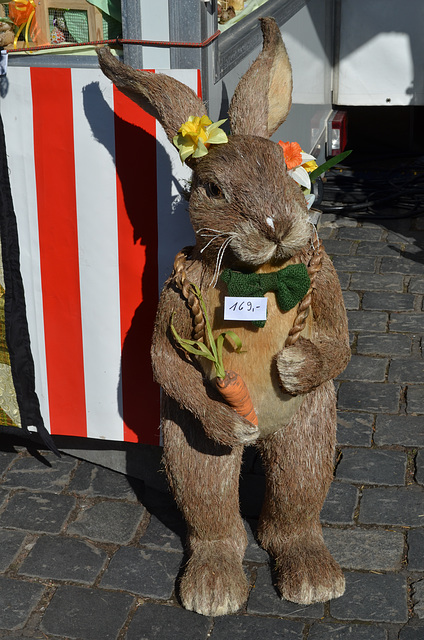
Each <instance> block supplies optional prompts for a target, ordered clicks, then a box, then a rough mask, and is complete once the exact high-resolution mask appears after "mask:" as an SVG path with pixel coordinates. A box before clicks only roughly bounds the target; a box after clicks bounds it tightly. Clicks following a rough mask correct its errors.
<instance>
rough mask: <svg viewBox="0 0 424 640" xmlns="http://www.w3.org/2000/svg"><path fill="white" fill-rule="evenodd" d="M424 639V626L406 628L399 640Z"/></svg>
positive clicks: (401, 632) (402, 630)
mask: <svg viewBox="0 0 424 640" xmlns="http://www.w3.org/2000/svg"><path fill="white" fill-rule="evenodd" d="M423 638H424V625H421V626H419V627H418V626H414V627H404V628H403V629H401V631H400V634H399V640H422V639H423Z"/></svg>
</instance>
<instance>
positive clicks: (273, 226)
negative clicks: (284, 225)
mask: <svg viewBox="0 0 424 640" xmlns="http://www.w3.org/2000/svg"><path fill="white" fill-rule="evenodd" d="M265 222H266V223H267V225H268V227H270V228H271V229H272V230H273V231H275V224H274V220H273V219H272V218H271V216H268V217H267V218H266V220H265Z"/></svg>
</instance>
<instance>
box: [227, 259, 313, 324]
mask: <svg viewBox="0 0 424 640" xmlns="http://www.w3.org/2000/svg"><path fill="white" fill-rule="evenodd" d="M221 279H222V280H223V281H224V282H225V284H226V285H227V287H228V295H230V296H235V297H238V296H241V297H263V296H264V295H265V294H266V293H267V291H275V297H276V299H277V304H278V306H279V307H280V309H281V310H282V311H289V309H293V307H295V306H296V305H297V303H298V302H300V301H301V300H302V298H304V297H305V296H306V294H307V293H308V290H309V287H310V286H311V280H310V278H309V275H308V270H307V268H306V266H305V265H304V264H290V265H289V266H288V267H285V268H284V269H280V270H279V271H273V272H272V273H241V272H240V271H233V270H232V269H225V270H224V271H223V272H222V273H221ZM253 324H254V325H256V326H258V327H264V326H265V320H254V321H253Z"/></svg>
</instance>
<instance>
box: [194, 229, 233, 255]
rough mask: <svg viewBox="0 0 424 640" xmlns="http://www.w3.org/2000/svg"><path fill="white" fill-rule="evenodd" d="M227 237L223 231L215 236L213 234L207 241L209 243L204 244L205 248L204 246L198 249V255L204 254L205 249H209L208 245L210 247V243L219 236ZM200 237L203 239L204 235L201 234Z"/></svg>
mask: <svg viewBox="0 0 424 640" xmlns="http://www.w3.org/2000/svg"><path fill="white" fill-rule="evenodd" d="M227 235H228V232H226V231H223V232H222V233H217V234H215V235H214V236H213V237H212V238H211V239H210V240H209V242H208V243H207V244H205V246H204V247H203V248H202V249H200V253H203V252H204V250H205V249H207V248H208V247H209V245H210V244H211V243H212V242H213V241H214V240H215V239H216V238H219V237H221V236H227ZM202 237H204V235H203V234H202Z"/></svg>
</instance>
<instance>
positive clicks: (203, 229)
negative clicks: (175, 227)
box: [196, 227, 225, 233]
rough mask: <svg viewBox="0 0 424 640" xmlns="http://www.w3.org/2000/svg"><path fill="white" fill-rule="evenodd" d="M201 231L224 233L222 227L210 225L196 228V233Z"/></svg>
mask: <svg viewBox="0 0 424 640" xmlns="http://www.w3.org/2000/svg"><path fill="white" fill-rule="evenodd" d="M201 231H213V232H214V233H225V232H224V231H222V229H211V228H210V227H202V228H201V229H198V230H197V231H196V233H200V232H201Z"/></svg>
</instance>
